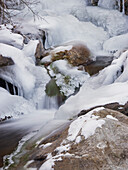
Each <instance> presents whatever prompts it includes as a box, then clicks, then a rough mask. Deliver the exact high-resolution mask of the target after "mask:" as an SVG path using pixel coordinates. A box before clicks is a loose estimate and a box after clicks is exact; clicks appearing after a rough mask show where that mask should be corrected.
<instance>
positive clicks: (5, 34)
mask: <svg viewBox="0 0 128 170" xmlns="http://www.w3.org/2000/svg"><path fill="white" fill-rule="evenodd" d="M23 39H24V38H23V37H22V36H21V35H20V34H16V33H12V32H11V31H10V30H9V29H7V28H6V27H5V26H3V25H2V26H0V43H4V44H8V45H11V46H14V47H16V48H19V49H22V48H23Z"/></svg>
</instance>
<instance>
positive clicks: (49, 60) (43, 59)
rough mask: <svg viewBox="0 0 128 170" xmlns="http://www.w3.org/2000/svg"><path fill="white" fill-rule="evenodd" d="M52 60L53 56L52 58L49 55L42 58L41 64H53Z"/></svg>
mask: <svg viewBox="0 0 128 170" xmlns="http://www.w3.org/2000/svg"><path fill="white" fill-rule="evenodd" d="M51 59H52V56H51V55H48V56H46V57H44V58H42V59H41V61H40V62H41V63H42V64H43V63H47V62H51Z"/></svg>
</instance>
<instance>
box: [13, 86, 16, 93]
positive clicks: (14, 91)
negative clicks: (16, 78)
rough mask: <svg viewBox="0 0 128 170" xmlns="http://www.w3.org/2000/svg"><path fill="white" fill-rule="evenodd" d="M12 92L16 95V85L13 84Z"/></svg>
mask: <svg viewBox="0 0 128 170" xmlns="http://www.w3.org/2000/svg"><path fill="white" fill-rule="evenodd" d="M13 94H14V95H16V87H15V86H14V85H13Z"/></svg>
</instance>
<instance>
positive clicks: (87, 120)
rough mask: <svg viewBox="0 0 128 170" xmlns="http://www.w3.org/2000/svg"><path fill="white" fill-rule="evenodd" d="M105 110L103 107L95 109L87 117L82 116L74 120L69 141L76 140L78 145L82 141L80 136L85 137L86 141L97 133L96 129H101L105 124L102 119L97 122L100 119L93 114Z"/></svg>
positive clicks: (69, 131) (70, 128) (69, 132)
mask: <svg viewBox="0 0 128 170" xmlns="http://www.w3.org/2000/svg"><path fill="white" fill-rule="evenodd" d="M103 109H104V108H103V107H101V108H97V109H94V110H92V111H90V112H88V113H87V114H86V115H84V116H80V117H78V118H77V119H76V120H74V121H73V122H72V123H71V125H70V127H69V130H68V137H67V140H69V141H74V140H76V143H78V141H80V137H79V136H78V135H82V136H84V137H85V139H87V138H88V137H90V136H92V135H93V134H94V133H95V130H96V128H97V127H100V128H101V127H102V125H103V124H104V123H105V121H104V120H102V119H99V120H97V118H99V117H97V116H94V115H93V113H94V112H97V111H100V110H103ZM78 137H79V138H78Z"/></svg>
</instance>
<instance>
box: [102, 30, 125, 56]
mask: <svg viewBox="0 0 128 170" xmlns="http://www.w3.org/2000/svg"><path fill="white" fill-rule="evenodd" d="M103 48H104V50H105V51H108V52H110V53H113V52H116V51H122V50H125V49H128V33H127V34H122V35H118V36H115V37H112V38H110V39H108V40H107V41H105V43H104V45H103Z"/></svg>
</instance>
